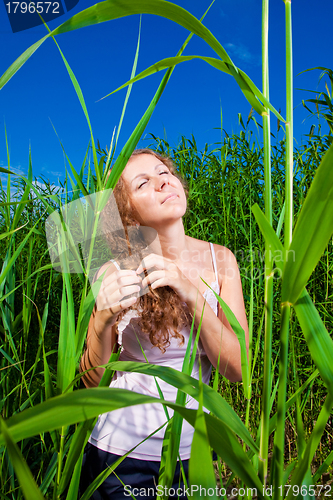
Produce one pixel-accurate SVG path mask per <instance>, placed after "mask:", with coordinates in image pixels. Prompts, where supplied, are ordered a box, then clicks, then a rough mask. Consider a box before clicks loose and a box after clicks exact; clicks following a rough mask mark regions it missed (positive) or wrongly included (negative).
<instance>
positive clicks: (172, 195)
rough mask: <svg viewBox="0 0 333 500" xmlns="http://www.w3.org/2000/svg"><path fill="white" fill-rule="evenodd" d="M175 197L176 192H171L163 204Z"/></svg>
mask: <svg viewBox="0 0 333 500" xmlns="http://www.w3.org/2000/svg"><path fill="white" fill-rule="evenodd" d="M175 197H177V194H176V193H169V194H168V196H167V197H166V198H164V200H163V201H162V205H163V203H165V202H166V201H167V200H169V199H170V198H175Z"/></svg>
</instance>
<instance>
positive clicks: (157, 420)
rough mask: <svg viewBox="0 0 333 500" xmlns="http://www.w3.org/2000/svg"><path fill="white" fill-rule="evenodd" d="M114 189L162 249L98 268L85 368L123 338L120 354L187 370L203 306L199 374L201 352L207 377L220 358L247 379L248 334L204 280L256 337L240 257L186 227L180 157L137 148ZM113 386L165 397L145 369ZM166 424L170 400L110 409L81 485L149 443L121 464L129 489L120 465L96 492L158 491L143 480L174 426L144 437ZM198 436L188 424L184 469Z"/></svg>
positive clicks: (168, 391)
mask: <svg viewBox="0 0 333 500" xmlns="http://www.w3.org/2000/svg"><path fill="white" fill-rule="evenodd" d="M114 196H115V199H116V201H117V205H118V209H119V212H120V215H121V218H122V222H123V225H124V227H125V228H126V227H130V228H131V227H132V228H133V231H135V229H136V228H141V227H142V226H143V227H144V228H147V227H148V228H152V229H153V230H155V231H156V232H157V235H158V239H159V243H160V247H161V250H162V255H159V254H157V253H150V254H149V255H147V256H146V257H145V258H144V260H142V261H141V263H140V262H138V263H137V264H136V265H135V266H134V269H129V268H127V269H120V267H119V260H118V262H117V261H114V262H113V263H112V262H109V263H107V264H105V265H104V266H103V267H102V268H101V269H100V271H99V273H98V276H100V275H101V274H102V273H103V272H104V271H106V273H105V275H104V278H103V282H102V285H101V289H100V292H99V295H98V297H97V300H96V305H95V308H94V311H93V314H92V316H91V320H90V324H89V329H88V336H87V349H86V351H85V353H84V356H83V357H82V360H81V369H82V370H86V369H88V368H90V367H93V366H98V365H101V364H106V363H107V362H108V360H109V357H110V355H111V352H112V350H113V351H116V350H117V348H118V343H119V344H121V345H122V351H121V354H120V360H125V361H143V362H144V361H145V357H146V358H147V360H148V361H149V362H150V363H153V364H160V365H163V366H171V367H173V368H176V369H178V370H181V368H182V363H183V359H184V354H185V351H186V346H187V343H188V339H189V333H190V327H191V323H192V318H193V316H194V321H195V326H197V325H198V324H199V321H200V318H201V316H202V312H203V317H202V324H201V330H200V342H199V347H198V354H197V357H196V362H195V365H194V368H193V372H192V376H193V377H196V378H198V377H199V375H198V371H199V370H198V357H199V355H200V358H201V367H202V379H203V381H204V382H205V383H209V377H210V372H211V365H213V366H216V365H217V361H218V358H219V356H220V364H219V369H220V373H221V374H223V375H224V376H226V377H227V378H228V379H229V380H231V381H238V380H241V360H240V347H239V342H238V340H237V338H236V335H235V333H234V332H233V331H232V329H231V327H230V324H229V323H228V321H227V319H226V318H225V316H224V314H223V312H222V310H221V308H220V307H218V302H217V300H216V298H215V296H214V294H213V292H212V291H211V290H210V289H208V288H207V286H206V285H205V283H204V282H203V281H202V279H201V278H203V280H205V281H206V282H207V283H209V284H210V286H211V288H212V289H214V290H215V291H216V292H217V293H219V294H220V296H221V297H222V299H223V300H224V301H225V302H226V303H227V304H228V305H229V307H230V308H231V309H232V311H233V312H234V314H235V315H236V317H237V319H238V321H239V322H240V324H241V326H242V327H243V329H244V331H245V335H246V342H247V345H248V327H247V320H246V315H245V307H244V300H243V294H242V286H241V281H240V276H239V271H238V266H237V262H236V259H235V257H234V255H233V254H232V252H230V251H229V250H228V249H227V248H225V247H222V246H220V245H212V244H209V243H208V242H205V241H201V240H197V239H195V238H191V237H189V236H187V235H186V234H185V232H184V226H183V220H182V217H183V215H184V214H185V212H186V207H187V201H186V194H185V189H184V185H183V182H182V180H181V179H179V178H178V176H177V175H176V173H175V169H174V167H173V164H172V162H171V161H170V160H169V159H166V158H163V157H162V156H160V155H159V154H157V153H155V152H153V151H151V150H136V151H135V152H134V153H133V155H132V156H131V157H130V159H129V161H128V163H127V165H126V167H125V169H124V171H123V173H122V176H121V178H120V180H119V182H118V184H117V186H116V188H115V190H114ZM103 215H104V221H105V225H106V227H107V225H108V223H110V224H111V219H112V217H111V214H109V216H108V207H107V206H106V208H105V210H104V214H103ZM110 229H112V228H111V227H110ZM127 240H128V238H127ZM110 245H111V246H112V245H113V246H115V247H118V250H119V249H120V252H121V244H120V243H119V241H118V240H117V238H115V237H114V238H113V240H110ZM125 246H126V245H125ZM143 246H144V245H143ZM118 253H119V252H118ZM148 285H149V291H148V293H145V294H144V295H141V296H140V297H139V296H138V295H139V292H140V290H141V291H142V289H145V287H147V286H148ZM142 350H144V354H143V353H142ZM102 373H103V369H100V368H96V369H95V370H92V371H90V372H88V373H87V374H86V375H85V376H84V383H85V385H86V386H87V387H92V386H95V385H97V384H98V382H99V380H100V378H101V376H102ZM159 385H160V389H161V390H162V392H163V395H164V398H165V399H166V400H171V401H172V400H173V401H174V400H175V398H176V392H177V391H176V389H175V388H173V387H171V386H170V385H168V384H167V383H164V382H163V381H159ZM111 386H112V387H119V388H125V389H129V390H132V391H135V392H139V393H143V394H148V395H151V396H155V397H159V393H158V389H157V387H156V381H155V380H154V378H153V377H150V376H148V375H144V374H137V373H123V372H117V374H116V378H115V379H114V380H113V381H112V382H111ZM197 406H198V405H197V402H196V401H195V400H193V399H192V398H188V403H187V407H188V408H197ZM170 414H171V413H170ZM165 422H166V415H165V410H164V408H163V406H162V405H161V404H150V405H139V406H134V407H129V408H124V409H123V410H122V409H120V410H116V411H113V412H110V413H107V414H104V415H101V416H100V417H99V419H98V422H97V424H96V426H95V428H94V430H93V432H92V435H91V437H90V440H89V443H88V445H87V450H86V455H85V462H84V466H83V471H82V475H81V488H82V491H84V489H85V488H86V487H87V485H88V484H90V483H91V481H92V480H93V479H94V478H95V477H96V476H97V475H98V474H99V473H100V472H101V471H102V470H104V469H105V468H106V464H111V463H113V462H114V461H115V460H116V459H117V458H118V457H119V456H121V455H124V454H125V453H126V452H127V451H128V450H130V449H132V448H133V447H134V446H135V445H137V444H138V443H140V444H139V445H138V447H137V448H135V449H134V451H133V452H131V453H130V454H129V456H128V457H127V458H126V459H125V460H124V461H123V462H122V463H121V465H120V466H119V467H118V468H117V469H116V471H115V472H116V474H117V475H118V476H119V478H120V479H121V481H122V482H123V483H124V485H127V487H128V488H127V489H126V490H125V489H124V487H123V485H122V483H121V482H120V481H118V479H117V477H116V476H115V475H114V474H113V473H112V474H111V475H110V476H109V478H108V480H107V481H105V482H104V483H103V485H102V486H101V487H100V488H99V489H98V490H97V491H96V492H95V494H94V496H93V497H92V498H94V499H102V498H103V499H104V498H111V497H112V498H116V499H117V498H124V497H126V496H129V493H128V492H129V491H131V492H132V493H133V492H134V493H135V491H134V488H137V489H136V492H137V496H138V497H139V496H140V495H139V490H140V492H141V495H142V494H143V493H142V492H143V491H146V494H144V496H145V498H147V496H148V497H149V492H151V489H150V490H148V489H147V490H144V488H153V487H154V485H156V484H157V479H158V471H159V465H160V457H161V449H162V441H163V436H164V431H165V427H164V428H162V429H161V430H160V431H158V432H157V433H156V434H154V435H153V436H152V437H150V438H149V439H148V440H146V441H144V442H142V441H143V440H144V439H145V438H146V437H147V436H148V435H149V434H151V433H152V432H153V431H155V430H156V429H158V428H159V427H160V426H161V425H163V423H165ZM192 436H193V428H192V427H191V426H190V425H189V424H188V423H187V422H184V423H183V428H182V437H181V443H180V449H179V454H180V457H181V460H182V464H183V466H184V470H185V472H186V471H187V467H188V459H189V457H190V447H191V440H192ZM180 480H181V479H179V464H178V465H177V470H176V475H175V482H174V485H175V486H177V485H179V484H182V482H181V483H179V481H180ZM131 488H132V490H131ZM134 496H135V495H134ZM150 496H152V495H151V493H150Z"/></svg>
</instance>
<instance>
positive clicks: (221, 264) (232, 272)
mask: <svg viewBox="0 0 333 500" xmlns="http://www.w3.org/2000/svg"><path fill="white" fill-rule="evenodd" d="M214 251H215V258H216V267H217V272H218V275H219V278H220V280H221V282H224V283H225V282H228V281H229V282H230V281H232V280H235V279H236V280H237V281H239V280H240V274H239V268H238V263H237V259H236V257H235V255H234V254H233V252H232V251H231V250H229V248H227V247H225V246H223V245H218V244H216V243H214Z"/></svg>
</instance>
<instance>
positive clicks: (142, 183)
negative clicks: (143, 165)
mask: <svg viewBox="0 0 333 500" xmlns="http://www.w3.org/2000/svg"><path fill="white" fill-rule="evenodd" d="M147 182H148V181H144V182H141V184H139V185H138V189H140V188H141V187H142V186H143V185H144V184H147Z"/></svg>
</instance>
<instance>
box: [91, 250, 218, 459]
mask: <svg viewBox="0 0 333 500" xmlns="http://www.w3.org/2000/svg"><path fill="white" fill-rule="evenodd" d="M210 247H211V252H212V260H213V266H214V271H215V276H216V281H214V282H213V283H211V285H210V286H211V287H212V289H213V290H214V291H215V292H217V293H219V284H218V275H217V269H216V259H215V252H214V248H213V245H212V243H210ZM204 298H205V299H206V302H207V304H209V305H210V307H211V308H212V309H213V311H214V312H215V313H216V314H217V307H218V304H217V300H216V298H215V295H214V294H213V292H212V291H211V290H210V289H207V290H206V291H205V293H204ZM138 323H139V318H138V312H137V311H135V310H129V311H128V312H127V313H126V314H125V316H124V317H123V319H122V320H121V321H120V322H119V325H118V330H119V336H118V342H119V344H120V345H121V346H122V351H121V353H120V357H119V360H120V361H141V362H145V358H144V356H143V354H142V350H141V347H142V348H143V350H144V352H145V355H146V357H147V359H148V362H149V363H152V364H156V365H161V366H170V367H171V368H174V369H176V370H178V371H181V370H182V366H183V361H184V356H185V352H186V347H187V345H188V341H189V334H190V327H191V325H188V326H186V327H184V328H183V329H182V330H181V332H180V333H181V334H182V335H183V336H184V343H183V345H181V346H180V345H179V340H177V339H175V338H174V337H171V338H170V346H169V347H168V348H167V349H166V352H165V353H162V352H161V350H160V349H159V348H158V347H153V346H152V344H151V342H150V340H149V338H148V337H147V336H146V335H144V334H143V333H142V332H141V330H140V328H139V326H138ZM195 333H196V329H194V332H193V340H192V348H193V342H194V338H195ZM138 339H139V341H140V344H141V347H140V344H139V342H138ZM199 355H200V358H201V370H202V380H203V382H204V383H206V384H208V383H209V379H210V374H211V364H210V361H209V359H208V357H207V355H206V353H205V352H204V350H203V347H202V344H201V342H200V341H199V344H198V349H197V355H196V359H195V363H194V367H193V371H192V374H191V375H192V377H194V378H196V379H199V365H198V358H199ZM157 380H158V384H159V386H160V389H161V390H162V392H163V396H164V399H166V400H167V401H175V400H176V396H177V389H176V388H175V387H173V386H171V385H169V384H167V383H166V382H164V381H163V380H161V379H157ZM110 387H117V388H120V389H128V390H130V391H132V392H138V393H140V394H146V395H149V396H153V397H156V398H159V393H158V389H157V386H156V382H155V380H154V378H153V377H152V376H150V375H145V374H142V373H129V372H116V376H115V378H114V380H112V382H111V384H110ZM186 407H187V408H192V409H196V408H198V402H197V401H196V400H195V399H193V398H192V397H190V396H188V397H187V403H186ZM168 412H169V416H170V417H171V416H172V414H173V411H172V410H171V409H170V408H168ZM166 420H167V418H166V415H165V411H164V409H163V405H161V404H159V403H153V404H144V405H136V406H131V407H127V408H121V409H119V410H114V411H112V412H109V413H104V414H103V415H100V416H99V417H98V420H97V423H96V425H95V427H94V429H93V431H92V434H91V436H90V438H89V441H90V443H91V444H93V445H94V446H96V447H97V448H99V449H101V450H104V451H108V452H110V453H115V454H116V455H124V454H125V453H127V451H128V450H130V449H131V448H133V447H134V446H135V445H136V444H138V443H139V442H140V441H142V440H143V439H144V438H146V437H147V436H148V435H149V434H151V433H152V432H153V431H154V430H156V429H157V428H158V427H160V426H161V425H162V424H164V423H165V422H166ZM164 432H165V427H163V428H162V429H161V430H160V431H159V432H157V433H156V434H154V436H152V437H150V438H149V439H147V441H145V442H144V443H142V444H140V445H139V446H138V447H137V448H136V449H135V450H134V451H133V452H131V453H130V454H129V455H128V456H129V457H132V458H138V459H141V460H155V461H159V460H160V459H161V452H162V443H163V437H164ZM192 437H193V427H192V426H191V425H190V424H189V423H188V422H186V421H185V420H184V422H183V427H182V435H181V441H180V448H179V453H180V457H181V458H182V460H187V459H189V458H190V454H191V443H192Z"/></svg>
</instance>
